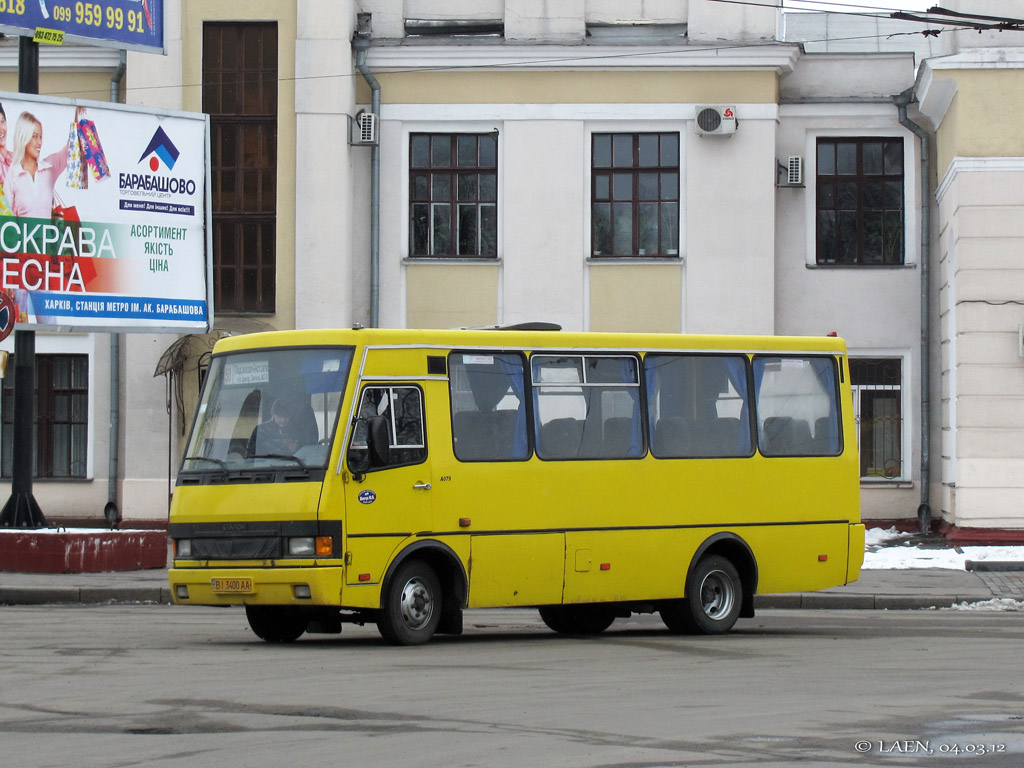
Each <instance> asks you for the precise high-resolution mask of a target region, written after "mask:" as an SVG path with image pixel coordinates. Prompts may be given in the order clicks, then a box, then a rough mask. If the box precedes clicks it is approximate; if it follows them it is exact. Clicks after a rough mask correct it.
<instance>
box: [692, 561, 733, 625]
mask: <svg viewBox="0 0 1024 768" xmlns="http://www.w3.org/2000/svg"><path fill="white" fill-rule="evenodd" d="M733 600H734V594H733V588H732V579H730V578H729V576H728V574H726V573H725V572H724V571H711V573H709V574H708V575H707V576H705V577H704V581H702V582H701V585H700V604H701V607H702V608H703V609H704V613H705V615H706V616H707V617H708V618H709V619H713V620H714V621H720V620H721V619H724V618H725V617H726V616H728V615H729V613H730V611H732V606H733Z"/></svg>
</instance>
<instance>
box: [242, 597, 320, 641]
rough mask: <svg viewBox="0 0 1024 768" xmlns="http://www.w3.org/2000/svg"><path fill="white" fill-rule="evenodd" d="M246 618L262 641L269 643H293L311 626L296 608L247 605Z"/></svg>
mask: <svg viewBox="0 0 1024 768" xmlns="http://www.w3.org/2000/svg"><path fill="white" fill-rule="evenodd" d="M245 618H247V619H248V620H249V626H250V627H251V628H252V631H253V632H255V633H256V637H258V638H259V639H260V640H266V641H267V642H268V643H292V642H295V641H296V640H298V639H299V638H300V637H301V636H302V633H303V632H305V631H306V628H307V627H308V626H309V618H308V617H307V616H304V615H303V614H302V613H301V612H299V611H297V610H295V609H294V608H288V607H285V606H273V605H247V606H245Z"/></svg>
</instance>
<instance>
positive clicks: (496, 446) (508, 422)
mask: <svg viewBox="0 0 1024 768" xmlns="http://www.w3.org/2000/svg"><path fill="white" fill-rule="evenodd" d="M518 418H519V411H512V410H503V411H491V412H490V413H488V414H485V415H484V421H485V423H486V427H485V429H484V432H485V434H486V435H487V440H488V443H489V447H488V453H489V455H488V458H493V459H511V458H515V457H516V420H517V419H518Z"/></svg>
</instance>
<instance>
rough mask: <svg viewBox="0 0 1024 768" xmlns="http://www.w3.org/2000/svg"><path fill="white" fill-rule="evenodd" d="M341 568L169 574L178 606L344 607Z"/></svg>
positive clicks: (179, 570)
mask: <svg viewBox="0 0 1024 768" xmlns="http://www.w3.org/2000/svg"><path fill="white" fill-rule="evenodd" d="M344 570H345V569H344V568H343V567H341V566H338V567H330V566H317V567H305V568H244V567H243V568H216V567H214V568H200V567H194V568H189V567H185V566H177V567H174V568H171V569H170V570H169V571H168V581H169V582H170V586H171V599H172V600H173V601H174V602H175V603H177V604H179V605H296V606H299V605H321V606H325V605H330V606H339V605H341V589H342V583H343V581H344Z"/></svg>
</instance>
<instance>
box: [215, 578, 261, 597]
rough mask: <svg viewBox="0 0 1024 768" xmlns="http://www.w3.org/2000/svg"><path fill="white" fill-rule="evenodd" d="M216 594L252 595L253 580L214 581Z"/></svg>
mask: <svg viewBox="0 0 1024 768" xmlns="http://www.w3.org/2000/svg"><path fill="white" fill-rule="evenodd" d="M210 583H211V584H212V585H213V591H214V592H220V593H242V594H245V593H251V592H253V591H254V590H253V588H252V579H212V580H211V582H210Z"/></svg>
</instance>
